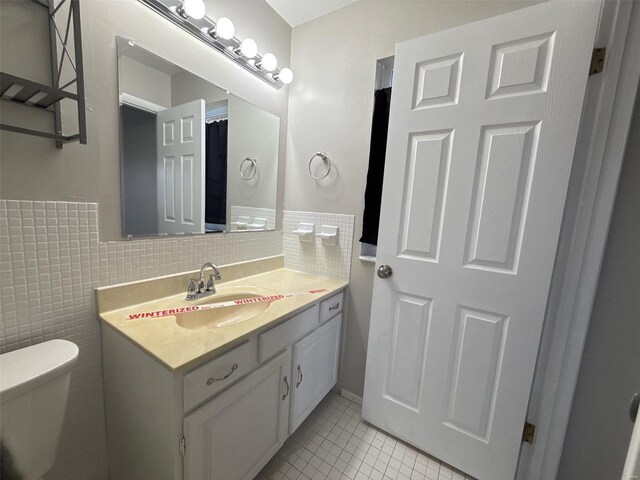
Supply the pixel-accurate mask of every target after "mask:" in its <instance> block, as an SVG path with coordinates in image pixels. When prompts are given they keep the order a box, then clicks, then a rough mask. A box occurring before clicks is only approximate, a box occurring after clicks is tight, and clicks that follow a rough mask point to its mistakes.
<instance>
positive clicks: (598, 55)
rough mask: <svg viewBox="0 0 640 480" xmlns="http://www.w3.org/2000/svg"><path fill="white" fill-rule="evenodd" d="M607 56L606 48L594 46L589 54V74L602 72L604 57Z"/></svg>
mask: <svg viewBox="0 0 640 480" xmlns="http://www.w3.org/2000/svg"><path fill="white" fill-rule="evenodd" d="M606 56H607V49H606V48H594V49H593V53H592V54H591V66H590V67H589V76H591V75H595V74H597V73H602V71H603V70H604V59H605V57H606Z"/></svg>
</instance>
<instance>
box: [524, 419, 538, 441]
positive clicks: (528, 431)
mask: <svg viewBox="0 0 640 480" xmlns="http://www.w3.org/2000/svg"><path fill="white" fill-rule="evenodd" d="M535 435H536V426H535V425H534V424H532V423H529V422H525V424H524V428H523V429H522V441H523V442H527V443H533V437H535Z"/></svg>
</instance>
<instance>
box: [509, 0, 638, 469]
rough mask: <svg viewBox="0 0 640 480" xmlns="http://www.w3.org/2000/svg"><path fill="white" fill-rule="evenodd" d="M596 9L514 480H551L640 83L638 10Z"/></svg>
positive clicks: (620, 2) (618, 2)
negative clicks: (600, 56)
mask: <svg viewBox="0 0 640 480" xmlns="http://www.w3.org/2000/svg"><path fill="white" fill-rule="evenodd" d="M634 3H636V2H630V1H627V0H607V1H605V2H604V6H603V10H602V15H601V18H600V24H599V26H598V33H597V37H596V45H597V46H598V47H603V46H606V47H607V59H606V65H605V71H604V72H603V73H601V74H599V75H595V76H592V77H591V79H590V80H589V83H588V85H587V92H586V94H585V106H584V110H583V117H582V121H581V127H580V133H579V136H578V146H577V148H576V156H575V161H574V169H573V171H572V177H571V182H570V185H569V193H568V198H567V204H566V207H565V215H564V219H563V224H562V231H561V235H560V242H559V246H558V253H557V256H556V266H555V269H554V276H553V279H552V283H551V291H550V296H549V304H548V306H547V313H546V318H545V326H544V331H543V335H542V341H541V345H540V351H539V353H538V365H537V366H536V374H535V377H534V384H533V387H532V393H531V399H530V401H529V412H528V415H527V418H528V421H529V422H530V423H533V424H535V425H536V435H535V439H534V443H533V444H532V445H529V444H526V443H525V444H523V447H522V449H521V452H520V459H519V466H518V471H517V474H516V478H517V479H518V480H539V479H555V478H556V475H557V471H558V467H559V464H560V458H561V455H562V447H563V444H564V438H565V434H566V430H567V425H568V422H569V416H570V412H571V406H572V402H573V395H574V391H575V387H576V383H577V381H578V374H579V372H580V363H581V360H582V352H583V349H584V344H585V340H586V336H587V330H588V328H589V320H590V317H591V309H592V306H593V300H594V297H595V293H596V288H597V285H598V277H599V274H600V266H601V263H602V257H603V255H604V249H605V245H606V240H607V234H608V231H609V223H610V221H611V215H612V212H613V206H614V202H615V197H616V192H617V186H618V179H619V177H620V170H621V167H622V160H623V157H624V153H625V147H626V139H627V137H628V133H629V126H630V123H631V115H632V111H633V105H634V102H633V99H634V98H635V95H636V92H637V89H638V79H639V78H640V62H637V59H638V58H640V3H638V4H636V5H634Z"/></svg>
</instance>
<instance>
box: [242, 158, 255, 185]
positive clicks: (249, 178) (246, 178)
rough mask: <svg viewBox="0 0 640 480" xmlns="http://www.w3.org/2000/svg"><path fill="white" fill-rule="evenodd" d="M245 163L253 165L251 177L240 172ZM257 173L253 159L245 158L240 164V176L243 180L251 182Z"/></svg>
mask: <svg viewBox="0 0 640 480" xmlns="http://www.w3.org/2000/svg"><path fill="white" fill-rule="evenodd" d="M245 162H250V163H251V164H252V165H253V174H251V176H247V175H245V174H244V172H243V171H242V166H243V165H244V163H245ZM257 171H258V165H257V163H256V158H255V157H247V158H245V159H244V160H242V161H241V162H240V176H241V177H242V178H244V179H245V180H251V179H252V178H253V177H255V176H256V172H257Z"/></svg>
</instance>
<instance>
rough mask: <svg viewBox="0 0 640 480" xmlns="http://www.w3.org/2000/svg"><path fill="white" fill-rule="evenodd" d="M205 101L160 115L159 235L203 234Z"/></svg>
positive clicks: (179, 106)
mask: <svg viewBox="0 0 640 480" xmlns="http://www.w3.org/2000/svg"><path fill="white" fill-rule="evenodd" d="M204 116H205V103H204V100H195V101H193V102H189V103H185V104H183V105H178V106H177V107H173V108H168V109H166V110H162V111H161V112H158V116H157V120H156V121H157V133H158V135H157V141H158V164H157V165H158V232H159V233H204V204H205V185H204V182H205V160H206V159H205V146H204V139H205V135H204V126H205V122H204Z"/></svg>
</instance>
